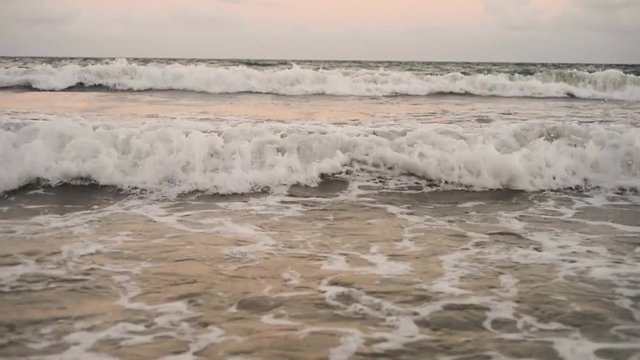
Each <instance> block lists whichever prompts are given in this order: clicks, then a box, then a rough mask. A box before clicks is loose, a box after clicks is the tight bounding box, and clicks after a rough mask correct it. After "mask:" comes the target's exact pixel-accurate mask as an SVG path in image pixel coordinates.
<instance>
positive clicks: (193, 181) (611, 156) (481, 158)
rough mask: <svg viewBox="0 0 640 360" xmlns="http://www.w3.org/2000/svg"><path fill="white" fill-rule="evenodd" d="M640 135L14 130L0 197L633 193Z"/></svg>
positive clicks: (95, 127) (502, 127)
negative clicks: (404, 186) (348, 188)
mask: <svg viewBox="0 0 640 360" xmlns="http://www.w3.org/2000/svg"><path fill="white" fill-rule="evenodd" d="M638 139H640V129H636V128H627V127H614V126H604V125H596V124H590V125H577V124H555V125H553V124H542V123H538V124H500V123H496V124H492V125H489V126H487V127H481V128H473V129H465V128H461V127H458V126H455V125H415V126H413V127H404V128H400V127H398V126H396V127H394V128H391V127H389V128H385V127H368V126H362V125H360V126H346V125H340V126H338V125H314V124H273V123H271V124H268V123H253V124H250V123H237V124H228V123H195V122H177V123H172V124H170V125H169V124H158V123H135V124H129V123H114V122H109V123H106V122H105V123H91V122H86V121H83V120H74V121H71V120H56V121H20V122H13V123H9V122H6V123H4V124H3V125H2V126H1V127H0V168H1V169H2V170H3V171H1V172H0V191H2V192H4V191H8V190H12V189H16V188H19V187H21V186H23V185H25V184H28V183H31V182H34V181H42V180H44V181H46V182H49V183H50V184H53V185H57V184H62V183H70V182H73V181H74V180H76V179H92V180H93V181H95V182H97V183H99V184H103V185H112V186H117V187H120V188H124V189H131V188H138V189H146V190H150V191H160V192H171V193H181V192H188V191H194V190H197V191H205V192H211V193H244V192H252V191H259V190H264V189H275V188H278V187H282V186H289V185H293V184H305V185H315V184H317V183H318V182H319V181H320V178H321V176H322V175H323V174H345V176H357V175H365V176H366V175H368V174H370V175H372V176H374V177H379V176H383V177H386V178H394V177H398V176H400V175H402V176H404V175H407V174H409V175H413V176H418V177H421V178H425V179H429V180H432V181H435V182H437V183H448V184H457V185H460V186H463V187H465V188H468V189H471V190H486V189H498V188H509V189H522V190H528V191H536V190H543V189H562V188H568V187H581V186H584V185H588V186H594V187H605V188H620V187H622V188H633V189H637V188H638V187H639V186H640V142H638Z"/></svg>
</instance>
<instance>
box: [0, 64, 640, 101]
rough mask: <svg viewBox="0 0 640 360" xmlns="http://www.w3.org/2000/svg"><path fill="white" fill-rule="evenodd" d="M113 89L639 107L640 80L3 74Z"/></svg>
mask: <svg viewBox="0 0 640 360" xmlns="http://www.w3.org/2000/svg"><path fill="white" fill-rule="evenodd" d="M77 86H81V87H97V86H99V87H106V88H108V89H111V90H129V91H140V90H184V91H198V92H208V93H214V94H219V93H241V92H249V93H265V94H280V95H337V96H391V95H430V94H443V93H446V94H471V95H479V96H505V97H577V98H584V99H612V100H629V101H638V100H640V77H639V76H635V75H631V74H625V73H623V72H621V71H618V70H613V69H610V70H604V71H598V72H593V73H590V72H584V71H577V70H571V71H568V70H545V71H542V72H539V73H536V74H533V75H520V74H503V73H497V74H471V75H464V74H461V73H449V74H445V75H417V74H414V73H411V72H404V71H390V70H366V69H332V70H323V69H310V68H303V67H299V66H296V65H293V66H292V67H289V68H253V67H245V66H226V67H224V66H207V65H180V64H173V65H159V64H156V65H153V64H149V65H137V64H133V63H130V62H128V61H127V60H124V59H119V60H115V61H112V62H110V63H106V64H100V65H86V66H80V65H74V64H71V65H64V66H60V67H52V66H50V65H37V66H31V67H29V68H18V67H11V68H4V69H0V88H7V87H30V88H33V89H38V90H49V91H58V90H64V89H69V88H73V87H77Z"/></svg>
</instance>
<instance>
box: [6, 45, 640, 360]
mask: <svg viewBox="0 0 640 360" xmlns="http://www.w3.org/2000/svg"><path fill="white" fill-rule="evenodd" d="M46 61H48V62H46V63H45V64H44V65H41V63H42V60H40V59H35V60H34V59H30V58H3V59H2V61H0V65H2V66H1V68H0V86H1V87H2V89H1V90H0V167H1V169H2V174H0V191H2V195H1V196H0V244H1V246H0V340H1V342H0V357H2V358H30V359H56V358H63V359H112V358H122V359H158V358H163V359H165V358H166V359H197V358H229V359H325V358H330V359H335V360H339V359H369V358H398V359H523V358H535V359H636V358H637V357H638V356H640V346H639V345H638V344H639V343H640V281H639V280H638V279H640V250H639V249H640V248H639V247H638V245H639V244H640V240H639V239H640V237H639V234H640V217H639V216H638V214H640V196H639V194H638V188H639V186H640V128H639V127H638V125H639V124H640V123H639V122H638V121H639V117H638V116H639V114H640V80H639V77H638V76H639V74H640V68H639V67H638V66H637V65H619V66H617V65H579V64H556V65H553V64H484V63H478V64H473V63H453V64H451V63H377V62H287V61H285V62H280V61H264V62H260V61H252V62H248V61H239V60H238V61H232V60H224V61H222V60H220V61H214V60H211V61H205V60H180V59H177V60H158V59H156V60H153V59H147V60H145V59H141V60H140V59H139V60H135V59H133V60H132V59H129V60H124V59H117V60H111V59H57V60H56V59H53V60H51V59H50V60H46Z"/></svg>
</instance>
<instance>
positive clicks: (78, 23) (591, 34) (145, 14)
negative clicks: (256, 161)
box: [0, 0, 640, 63]
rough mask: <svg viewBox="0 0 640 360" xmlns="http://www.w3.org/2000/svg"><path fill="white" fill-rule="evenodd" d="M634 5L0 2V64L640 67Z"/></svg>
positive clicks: (543, 0) (639, 0)
mask: <svg viewBox="0 0 640 360" xmlns="http://www.w3.org/2000/svg"><path fill="white" fill-rule="evenodd" d="M638 44H640V0H0V55H3V56H91V57H180V58H189V57H199V58H253V59H346V60H423V61H514V62H594V63H640V46H639V45H638Z"/></svg>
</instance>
